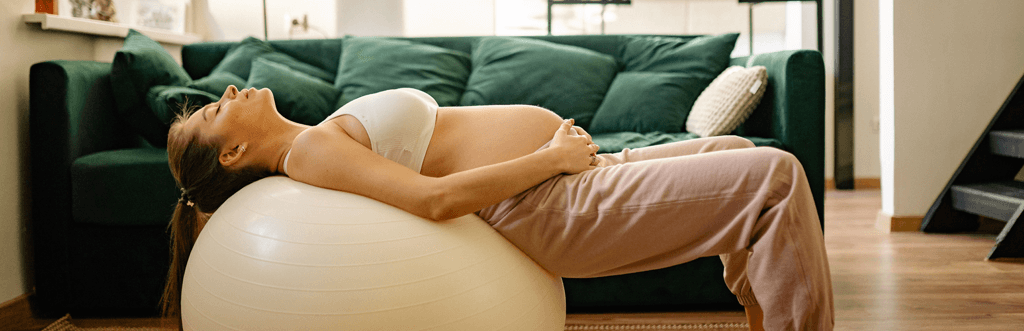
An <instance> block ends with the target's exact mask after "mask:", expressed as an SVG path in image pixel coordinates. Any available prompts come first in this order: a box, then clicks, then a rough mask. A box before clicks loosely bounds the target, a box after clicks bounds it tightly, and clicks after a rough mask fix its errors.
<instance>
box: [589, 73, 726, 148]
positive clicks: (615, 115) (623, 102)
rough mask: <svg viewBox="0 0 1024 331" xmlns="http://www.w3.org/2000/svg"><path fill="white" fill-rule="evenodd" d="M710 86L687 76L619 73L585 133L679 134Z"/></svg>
mask: <svg viewBox="0 0 1024 331" xmlns="http://www.w3.org/2000/svg"><path fill="white" fill-rule="evenodd" d="M710 83H711V82H710V81H708V80H706V79H704V78H694V77H692V76H690V75H687V74H677V73H664V72H622V73H619V74H618V76H615V80H614V81H612V86H611V87H610V88H609V89H608V94H607V95H605V97H604V102H602V103H601V107H599V108H598V109H597V113H596V114H594V120H593V122H591V123H590V129H589V131H590V133H591V134H599V133H609V132H622V131H631V132H638V133H648V132H654V131H660V132H665V133H676V132H680V131H681V129H682V127H683V125H684V124H686V117H687V115H688V114H689V112H690V108H691V107H693V102H694V101H695V100H697V96H698V95H700V92H701V91H702V90H703V87H704V86H707V85H708V84H710Z"/></svg>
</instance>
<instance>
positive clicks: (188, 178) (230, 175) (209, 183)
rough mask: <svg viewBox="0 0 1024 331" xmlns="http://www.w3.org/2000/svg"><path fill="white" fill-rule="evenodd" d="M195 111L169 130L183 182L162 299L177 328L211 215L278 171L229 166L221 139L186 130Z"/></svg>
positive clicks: (173, 163)
mask: <svg viewBox="0 0 1024 331" xmlns="http://www.w3.org/2000/svg"><path fill="white" fill-rule="evenodd" d="M191 114H192V111H191V110H186V111H183V112H182V113H180V114H178V116H177V117H176V118H175V119H174V121H172V122H171V128H170V131H168V134H167V162H168V165H169V166H170V168H171V174H172V175H174V179H176V180H177V182H178V186H179V187H181V188H182V192H181V199H179V200H178V203H177V204H176V206H175V207H174V214H173V215H172V216H171V223H170V225H168V231H169V232H170V239H171V245H170V246H171V253H170V254H171V265H170V268H169V270H168V271H167V284H166V286H164V293H163V299H162V300H161V301H160V310H161V314H162V315H163V317H164V318H165V319H164V320H165V321H166V322H170V323H171V324H172V325H173V326H172V327H174V328H176V329H180V328H181V323H182V321H181V286H182V284H181V283H182V280H183V279H184V277H185V264H186V263H187V262H188V257H189V255H190V254H191V253H192V246H193V245H194V244H195V242H196V239H198V238H199V232H200V231H202V230H203V226H205V225H206V221H207V220H209V218H210V216H212V213H213V212H214V211H216V210H217V209H218V208H220V206H221V204H223V203H224V201H226V200H227V199H228V198H229V197H231V195H232V194H235V192H238V190H240V189H242V187H245V186H246V185H249V184H250V183H252V182H255V181H257V180H260V179H261V178H264V177H267V176H270V175H272V173H271V171H270V169H266V168H260V167H258V166H255V165H253V166H248V167H245V168H242V169H227V168H225V167H224V166H222V165H221V164H220V162H219V161H218V158H217V155H218V151H219V150H220V143H219V142H218V141H217V140H216V139H210V138H207V137H201V136H200V135H199V134H198V132H195V131H196V130H192V131H193V132H186V130H185V129H184V123H185V120H187V119H188V116H189V115H191Z"/></svg>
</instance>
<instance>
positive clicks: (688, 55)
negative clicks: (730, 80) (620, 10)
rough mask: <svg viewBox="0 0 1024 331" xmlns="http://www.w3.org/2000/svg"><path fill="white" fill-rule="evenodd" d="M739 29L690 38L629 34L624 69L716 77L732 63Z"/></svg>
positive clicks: (622, 52)
mask: <svg viewBox="0 0 1024 331" xmlns="http://www.w3.org/2000/svg"><path fill="white" fill-rule="evenodd" d="M738 37H739V34H738V33H727V34H723V35H717V36H703V37H700V38H696V39H693V40H690V41H683V40H680V39H677V38H663V37H627V39H626V40H625V41H623V43H622V45H621V46H620V48H619V53H620V56H621V58H622V61H623V65H624V67H623V71H658V72H679V73H687V74H690V75H694V76H699V77H703V78H708V79H715V77H718V74H720V73H721V72H722V71H723V70H725V68H727V67H728V66H729V54H730V53H732V50H733V48H735V47H736V39H737V38H738Z"/></svg>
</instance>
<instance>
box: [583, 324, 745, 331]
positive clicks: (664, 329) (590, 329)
mask: <svg viewBox="0 0 1024 331" xmlns="http://www.w3.org/2000/svg"><path fill="white" fill-rule="evenodd" d="M749 329H750V326H749V325H748V324H747V323H693V324H690V323H687V324H602V325H592V324H591V325H577V324H568V325H566V326H565V331H596V330H641V331H646V330H651V331H654V330H657V331H675V330H701V331H747V330H749Z"/></svg>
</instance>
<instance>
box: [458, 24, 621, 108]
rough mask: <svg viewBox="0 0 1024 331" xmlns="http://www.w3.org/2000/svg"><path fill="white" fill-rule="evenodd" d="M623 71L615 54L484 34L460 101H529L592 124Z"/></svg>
mask: <svg viewBox="0 0 1024 331" xmlns="http://www.w3.org/2000/svg"><path fill="white" fill-rule="evenodd" d="M617 71H618V65H617V64H616V63H615V59H614V58H613V57H611V56H608V55H605V54H601V53H598V52H595V51H591V50H589V49H585V48H581V47H576V46H569V45H560V44H556V43H552V42H547V41H542V40H535V39H528V38H514V37H484V38H481V39H480V40H479V41H478V43H477V44H476V45H474V48H473V73H472V75H470V76H469V82H468V83H467V84H466V92H465V93H463V94H462V100H461V103H460V104H461V105H463V106H473V105H492V104H528V105H537V106H541V107H544V108H547V109H550V110H551V111H553V112H555V113H556V114H558V115H559V116H562V117H563V118H574V119H575V120H576V125H579V126H581V127H583V128H588V127H589V125H590V121H591V118H593V116H594V113H595V112H596V111H597V107H598V106H600V105H601V100H602V99H603V98H604V95H605V92H606V91H607V90H608V86H609V85H610V84H611V82H612V79H613V78H614V77H615V74H616V72H617Z"/></svg>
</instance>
